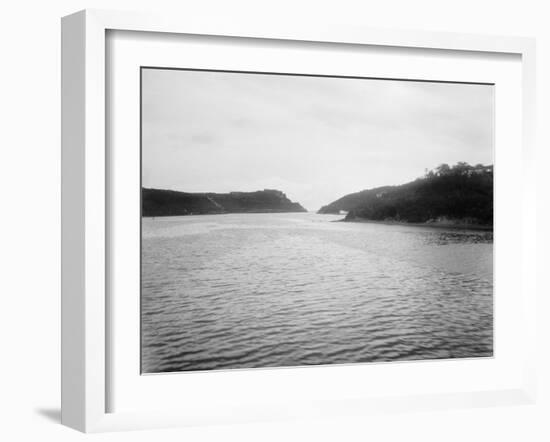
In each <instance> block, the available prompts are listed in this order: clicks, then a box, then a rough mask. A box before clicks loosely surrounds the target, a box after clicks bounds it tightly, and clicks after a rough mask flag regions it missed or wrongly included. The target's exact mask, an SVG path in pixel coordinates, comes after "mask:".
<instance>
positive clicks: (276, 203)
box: [141, 188, 306, 216]
mask: <svg viewBox="0 0 550 442" xmlns="http://www.w3.org/2000/svg"><path fill="white" fill-rule="evenodd" d="M141 195H142V216H178V215H205V214H219V213H264V212H274V213H275V212H306V209H304V208H303V207H302V206H301V205H300V204H299V203H293V202H292V201H290V200H289V199H288V198H287V197H286V195H285V194H284V193H283V192H281V191H279V190H272V189H265V190H259V191H257V192H230V193H186V192H177V191H174V190H162V189H146V188H143V189H142V193H141Z"/></svg>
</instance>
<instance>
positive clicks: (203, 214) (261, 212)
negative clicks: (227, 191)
mask: <svg viewBox="0 0 550 442" xmlns="http://www.w3.org/2000/svg"><path fill="white" fill-rule="evenodd" d="M276 213H309V212H307V211H305V212H303V211H301V210H300V211H288V210H281V211H257V212H213V213H182V214H179V215H178V214H168V215H141V217H142V218H168V217H172V216H178V217H179V216H207V215H247V214H250V215H254V214H256V215H257V214H266V215H267V214H276Z"/></svg>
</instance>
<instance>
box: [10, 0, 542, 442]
mask: <svg viewBox="0 0 550 442" xmlns="http://www.w3.org/2000/svg"><path fill="white" fill-rule="evenodd" d="M547 3H548V2H545V1H543V0H541V1H536V0H523V1H519V0H516V1H510V2H502V1H498V0H484V1H483V0H461V1H460V2H456V1H453V2H450V1H441V0H439V1H437V0H415V1H407V0H394V1H385V2H384V1H380V0H378V1H372V0H358V1H352V0H349V1H348V0H339V1H330V2H324V1H321V0H317V1H309V0H269V1H252V0H250V1H249V0H231V1H223V0H219V1H218V0H199V1H190V0H174V1H172V0H154V1H153V0H149V1H147V0H134V1H130V0H110V1H106V0H88V1H80V0H72V1H69V0H54V1H38V0H19V1H11V2H9V3H8V2H5V3H4V4H3V7H2V9H1V13H0V33H1V38H0V45H1V46H0V47H1V51H0V56H1V60H2V67H1V69H0V122H1V124H0V189H1V190H0V192H1V197H0V208H1V212H0V259H1V262H0V269H1V270H0V275H1V276H0V299H1V304H0V305H1V307H2V308H0V343H1V347H0V351H1V353H0V355H1V360H0V361H1V362H0V416H1V417H0V439H2V440H5V441H18V440H58V441H66V440H67V441H73V440H83V439H84V438H85V437H93V439H94V440H101V441H130V440H132V441H135V440H138V441H140V440H144V441H146V440H151V439H157V440H189V441H218V440H220V441H221V440H223V441H230V440H235V441H237V440H238V441H241V440H244V441H247V440H250V441H259V440H262V441H275V440H323V441H325V440H326V441H328V440H334V439H338V440H341V441H344V440H345V441H348V440H373V441H379V440H384V441H386V440H396V441H397V440H399V441H401V440H404V441H407V440H413V441H416V440H419V441H431V440H433V441H443V440H444V441H459V440H460V441H462V440H468V441H472V440H473V441H477V440H480V441H481V440H498V441H519V440H524V441H539V440H540V441H543V440H544V441H547V440H550V425H549V420H548V417H549V416H550V382H549V380H550V345H549V344H548V338H550V321H547V316H548V315H549V314H550V302H549V301H548V299H547V297H543V296H542V295H543V293H544V294H545V295H546V296H550V290H549V288H550V286H549V284H548V282H547V281H546V280H545V279H543V277H544V276H545V272H544V270H545V269H546V266H545V265H544V264H545V263H544V262H543V260H544V259H547V256H548V253H547V252H546V249H548V246H550V243H549V241H548V239H549V235H548V233H547V232H546V231H544V230H543V229H542V224H543V223H544V222H545V221H547V220H548V218H549V210H548V207H547V206H546V205H543V204H542V203H543V202H544V201H547V200H548V189H549V181H550V179H549V177H550V174H549V173H548V172H547V171H546V169H547V163H548V160H550V155H549V153H548V150H549V149H548V148H549V147H550V137H549V135H548V131H547V130H546V126H547V124H550V94H549V89H550V85H549V83H550V26H549V22H550V12H549V11H548V10H547V6H548V5H547ZM86 7H88V8H90V7H91V8H111V9H123V10H145V11H147V10H150V11H163V10H165V11H166V12H167V13H173V14H187V15H188V14H197V15H205V16H208V15H214V16H216V17H218V18H220V17H221V18H222V19H223V17H228V18H227V19H229V20H230V17H231V16H236V15H239V16H242V15H245V16H247V17H249V19H250V20H255V19H257V18H263V19H269V20H271V21H273V22H278V21H288V20H292V21H297V22H303V23H308V22H310V21H315V22H319V23H323V22H326V23H327V22H328V23H330V22H338V23H353V24H362V25H365V26H373V27H384V28H404V29H424V30H444V31H456V32H475V33H485V34H509V35H524V36H534V37H536V38H537V39H538V41H537V43H538V68H537V70H538V104H537V107H538V112H539V115H538V126H539V134H538V145H539V157H538V177H539V186H538V189H537V191H538V192H539V203H540V204H539V238H540V241H539V245H540V247H539V274H540V276H541V277H540V278H539V287H540V290H539V291H540V294H541V302H540V306H539V310H540V318H541V321H540V324H539V329H540V336H539V341H540V342H539V348H540V371H541V379H540V398H539V402H538V404H537V405H535V406H523V407H503V408H491V409H479V410H455V411H438V412H424V413H414V414H401V415H378V416H367V417H365V418H363V419H338V420H333V421H324V422H291V423H288V422H287V423H281V424H272V423H270V424H255V425H248V426H238V425H236V426H229V427H211V428H195V429H182V430H160V431H155V432H150V431H145V432H132V433H117V434H102V435H95V436H85V435H82V434H80V433H77V432H74V431H72V430H69V429H67V428H64V427H62V426H60V425H59V405H60V403H59V385H60V382H59V366H60V363H59V358H60V345H59V336H60V328H59V323H60V314H59V311H60V274H59V271H60V250H59V239H60V234H59V233H60V210H59V205H60V194H59V189H60V55H61V54H60V17H61V16H63V15H66V14H69V13H71V12H74V11H76V10H79V9H83V8H86ZM519 179H520V177H519V176H518V185H519Z"/></svg>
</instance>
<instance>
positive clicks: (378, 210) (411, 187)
mask: <svg viewBox="0 0 550 442" xmlns="http://www.w3.org/2000/svg"><path fill="white" fill-rule="evenodd" d="M342 210H343V211H346V212H348V214H347V215H346V220H347V221H353V220H358V219H365V220H376V221H403V222H410V223H426V222H442V221H449V222H457V223H463V224H480V225H491V224H492V222H493V166H484V165H482V164H478V165H475V166H471V165H469V164H468V163H464V162H460V163H457V164H456V165H454V166H449V165H448V164H441V165H440V166H438V167H437V168H435V169H434V170H430V171H426V173H425V175H424V176H423V177H422V178H418V179H416V180H415V181H412V182H410V183H406V184H403V185H400V186H385V187H378V188H374V189H369V190H364V191H361V192H357V193H353V194H350V195H346V196H344V197H343V198H340V199H339V200H336V201H334V202H333V203H331V204H329V205H327V206H324V207H322V208H321V210H319V213H339V212H340V211H342Z"/></svg>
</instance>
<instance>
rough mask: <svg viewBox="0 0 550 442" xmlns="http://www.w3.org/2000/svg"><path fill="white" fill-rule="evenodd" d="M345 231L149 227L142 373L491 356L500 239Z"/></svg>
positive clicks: (209, 221)
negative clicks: (496, 249)
mask: <svg viewBox="0 0 550 442" xmlns="http://www.w3.org/2000/svg"><path fill="white" fill-rule="evenodd" d="M340 218H341V216H332V215H317V214H312V213H303V214H302V213H300V214H234V215H210V216H208V215H205V216H189V217H167V218H155V219H151V218H144V219H143V240H142V295H141V296H142V301H141V302H142V313H141V322H142V371H143V372H145V373H152V372H169V371H183V370H210V369H227V368H245V367H274V366H290V365H310V364H335V363H353V362H372V361H397V360H411V359H433V358H460V357H480V356H491V355H492V352H493V296H492V292H493V284H492V281H493V268H492V257H493V244H492V242H493V241H492V233H487V232H474V231H459V230H447V229H439V228H434V227H413V226H410V227H409V226H402V225H384V224H371V223H338V222H331V221H334V220H336V219H340Z"/></svg>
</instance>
